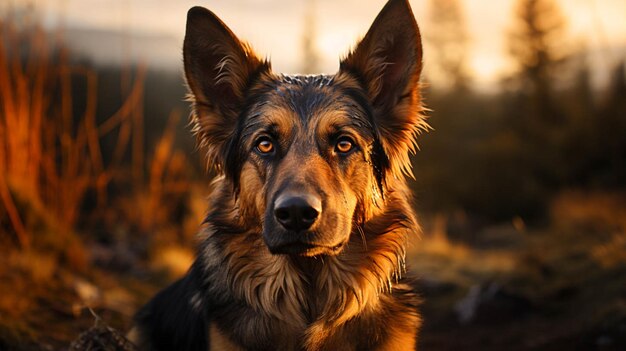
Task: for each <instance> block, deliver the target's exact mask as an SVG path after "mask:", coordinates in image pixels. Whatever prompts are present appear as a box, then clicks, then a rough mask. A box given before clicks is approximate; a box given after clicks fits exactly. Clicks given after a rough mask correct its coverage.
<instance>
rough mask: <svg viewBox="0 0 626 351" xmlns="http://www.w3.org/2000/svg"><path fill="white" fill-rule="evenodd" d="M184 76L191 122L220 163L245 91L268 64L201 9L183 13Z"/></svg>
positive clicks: (209, 13) (210, 158)
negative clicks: (189, 101) (184, 25)
mask: <svg viewBox="0 0 626 351" xmlns="http://www.w3.org/2000/svg"><path fill="white" fill-rule="evenodd" d="M183 58H184V61H185V76H186V78H187V85H188V86H189V89H190V90H191V94H192V101H193V114H192V123H193V125H194V131H195V132H196V133H198V137H199V142H200V146H202V147H205V148H206V150H207V154H208V159H209V162H211V163H213V164H214V165H216V166H218V168H219V167H222V166H223V163H224V157H225V156H224V155H225V154H226V149H227V148H228V141H229V139H230V138H231V137H232V136H233V133H234V131H235V129H236V126H237V119H238V117H239V115H240V113H241V110H242V108H243V106H242V105H243V103H244V94H245V92H246V89H247V88H248V87H249V86H250V84H251V83H252V81H253V80H254V79H255V77H258V76H259V75H260V74H262V73H263V72H269V71H270V64H269V62H267V61H264V60H261V59H259V58H258V57H256V56H255V55H254V53H253V52H252V50H251V49H250V47H249V46H248V45H247V44H245V43H242V42H241V41H239V40H238V39H237V37H236V36H235V35H234V34H233V32H231V30H230V29H229V28H228V27H227V26H226V25H225V24H224V23H223V22H222V21H221V20H220V19H219V18H217V16H215V14H214V13H213V12H211V11H209V10H207V9H205V8H203V7H193V8H192V9H190V10H189V12H188V13H187V28H186V33H185V42H184V45H183Z"/></svg>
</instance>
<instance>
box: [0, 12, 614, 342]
mask: <svg viewBox="0 0 626 351" xmlns="http://www.w3.org/2000/svg"><path fill="white" fill-rule="evenodd" d="M384 3H385V1H384V0H375V1H374V0H368V1H360V0H345V1H341V2H337V1H331V0H290V1H285V0H237V1H228V2H226V1H194V2H192V1H187V0H185V1H176V2H173V1H164V0H160V1H159V0H150V1H148V0H120V1H104V0H80V1H79V0H58V1H54V0H48V1H27V0H9V1H6V0H5V1H3V2H2V3H1V4H0V290H1V293H0V350H5V349H6V350H50V349H66V348H67V347H68V345H69V344H70V342H71V341H72V340H75V339H77V338H78V337H79V334H80V333H81V332H86V333H88V332H89V331H90V330H93V329H90V328H91V327H92V326H93V325H94V324H98V323H99V324H98V325H102V323H105V324H106V325H109V326H111V327H112V328H115V329H117V330H120V331H122V332H124V331H126V330H128V328H129V327H130V325H131V317H132V314H133V313H134V311H135V310H136V309H137V308H138V307H139V306H141V305H142V304H143V303H145V302H146V301H147V299H148V298H149V297H150V296H151V295H152V294H154V293H155V292H156V291H157V290H158V289H159V288H162V287H163V286H165V284H167V283H168V282H171V281H173V280H174V279H176V278H177V277H179V276H180V275H182V274H183V273H184V272H185V271H186V269H187V268H188V266H189V264H190V262H191V260H192V259H193V247H194V245H195V233H196V231H197V229H198V227H199V225H200V221H201V220H202V218H203V214H204V211H205V198H206V197H207V196H208V189H207V185H208V180H209V179H210V176H209V175H208V174H209V173H210V172H207V169H208V168H210V165H206V162H205V161H204V160H203V156H202V152H201V151H199V150H197V149H196V148H195V146H194V142H195V140H194V137H193V136H192V135H191V132H190V130H189V128H188V126H187V115H188V112H189V107H188V103H186V102H185V101H184V97H185V93H186V91H185V87H184V82H183V79H182V59H181V47H182V39H183V35H184V27H185V16H186V11H187V10H188V9H189V8H190V7H191V6H194V5H203V6H205V7H207V8H209V9H211V10H213V11H214V12H215V13H216V14H218V16H220V18H222V20H223V21H224V22H225V23H227V24H228V25H229V26H230V27H231V29H233V31H234V32H235V33H236V34H237V35H238V36H239V37H240V38H242V39H244V40H246V41H249V42H250V43H251V44H252V46H253V47H254V48H255V49H256V51H257V52H258V53H259V54H261V55H266V56H267V57H269V58H271V60H272V62H273V67H274V69H275V70H276V71H280V72H285V73H320V72H324V73H333V72H335V71H336V70H337V68H338V63H339V57H340V56H342V55H345V54H346V53H347V52H348V50H349V49H350V48H351V47H353V46H354V44H355V42H356V40H357V39H358V38H359V37H360V36H362V35H364V34H365V32H366V31H367V29H368V27H369V25H370V24H371V23H372V21H373V19H374V18H375V16H376V14H377V13H378V11H379V10H380V9H381V8H382V7H383V5H384ZM411 5H412V7H413V10H414V13H415V15H416V18H417V20H418V23H419V25H420V28H421V31H422V36H423V40H424V44H425V48H424V51H425V54H424V56H425V65H424V76H423V79H422V81H423V84H424V96H425V103H426V105H427V106H428V107H429V108H430V109H431V110H432V111H430V112H429V113H428V115H429V123H430V125H431V126H432V127H433V130H432V131H430V132H429V133H427V134H424V135H422V136H421V137H420V148H421V150H420V151H419V152H418V153H417V155H416V156H415V157H414V158H413V164H414V172H415V178H416V180H415V181H414V182H412V186H413V188H414V192H415V206H416V209H417V210H418V213H419V216H420V219H421V222H422V225H423V227H424V232H423V233H422V234H421V238H420V239H419V240H416V242H415V244H414V246H413V248H412V249H411V251H410V252H409V256H410V257H409V259H408V261H409V263H410V266H411V269H412V271H413V272H414V274H415V276H416V278H417V279H416V283H415V285H416V288H417V289H418V290H419V291H420V294H421V295H422V296H423V298H424V302H423V304H422V312H423V314H424V320H425V322H424V326H423V330H422V332H421V337H420V344H421V348H422V349H425V350H432V349H436V350H458V349H465V350H502V349H506V350H561V349H563V350H565V349H567V350H577V349H580V350H623V349H625V348H626V70H625V64H626V21H625V20H624V15H625V14H626V2H624V1H623V0H567V1H566V0H502V1H497V2H496V1H488V0H472V1H470V0H411ZM87 307H89V308H91V311H92V312H93V313H89V311H88V309H87ZM94 316H97V318H96V317H94ZM96 320H98V321H99V322H97V323H96Z"/></svg>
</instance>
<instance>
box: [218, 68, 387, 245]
mask: <svg viewBox="0 0 626 351" xmlns="http://www.w3.org/2000/svg"><path fill="white" fill-rule="evenodd" d="M336 78H337V77H335V76H272V77H271V78H269V79H268V77H266V78H265V79H263V80H262V81H260V82H258V83H256V84H253V86H252V87H251V89H250V91H249V96H250V98H249V99H247V101H246V108H245V109H243V113H242V115H241V116H240V117H239V119H238V124H237V128H236V130H235V132H234V136H233V138H232V139H231V142H230V144H229V147H228V150H227V154H226V157H225V159H226V167H225V169H224V171H225V173H226V174H227V176H228V177H229V178H230V179H232V181H233V184H234V186H235V189H237V192H238V193H239V196H238V201H239V206H240V209H241V210H242V211H243V212H244V213H254V214H256V215H257V216H258V218H259V219H260V222H259V223H257V225H258V226H259V227H260V229H261V231H262V233H263V236H264V239H265V242H266V244H267V245H268V248H269V249H270V250H271V251H272V252H276V253H295V254H302V255H307V256H315V255H320V254H336V253H338V252H339V251H340V250H341V248H342V247H343V245H344V244H345V243H346V242H347V240H348V238H349V235H350V233H351V232H352V229H353V225H361V224H362V223H363V222H364V220H365V218H366V217H367V214H368V212H371V210H370V209H367V208H365V207H366V204H374V205H377V202H378V201H380V200H381V195H382V191H383V182H384V172H383V169H384V167H385V166H384V165H385V164H388V159H387V158H386V155H385V154H384V152H381V150H382V147H381V144H380V140H379V137H378V133H377V129H376V126H375V125H374V123H373V115H372V107H371V105H370V104H369V102H368V101H367V98H366V96H365V92H364V91H363V90H362V89H359V88H358V87H354V86H351V85H350V84H346V83H349V81H348V82H346V79H345V78H342V77H339V79H336ZM260 144H262V145H261V147H271V150H270V151H269V152H267V150H265V149H261V150H260V149H259V146H260ZM244 168H247V169H248V170H247V171H246V173H245V174H244V175H243V176H242V169H244ZM241 187H244V188H248V189H245V194H244V195H241ZM250 187H254V189H253V190H252V191H250V190H249V188H250ZM259 193H261V194H262V200H260V201H259V200H257V198H258V194H259ZM251 194H252V195H254V196H250V195H251ZM364 194H367V196H368V198H367V199H365V198H363V196H364ZM285 197H288V198H295V199H302V198H307V199H309V200H310V199H312V201H314V202H316V201H317V202H319V204H318V208H317V209H316V210H315V211H317V212H318V213H317V216H316V218H314V220H312V222H313V223H309V224H310V225H307V223H305V224H302V225H291V226H290V225H285V223H284V221H283V222H281V219H280V216H279V215H277V213H278V214H280V213H279V212H277V211H278V210H279V208H278V207H277V206H280V203H277V201H278V202H280V201H281V199H284V198H285ZM369 197H372V198H369Z"/></svg>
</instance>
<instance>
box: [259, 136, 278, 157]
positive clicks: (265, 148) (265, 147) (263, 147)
mask: <svg viewBox="0 0 626 351" xmlns="http://www.w3.org/2000/svg"><path fill="white" fill-rule="evenodd" d="M256 149H257V150H258V151H259V152H260V153H262V154H271V153H272V152H273V151H274V143H272V141H271V140H269V139H268V138H262V139H260V140H259V141H258V142H257V143H256Z"/></svg>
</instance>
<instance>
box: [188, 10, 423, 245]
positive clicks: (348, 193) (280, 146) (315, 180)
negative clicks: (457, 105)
mask: <svg viewBox="0 0 626 351" xmlns="http://www.w3.org/2000/svg"><path fill="white" fill-rule="evenodd" d="M184 62H185V75H186V78H187V83H188V86H189V88H190V91H191V95H192V101H193V107H194V110H193V115H192V118H193V123H194V126H195V131H196V132H197V134H198V136H199V142H200V144H201V146H202V147H204V149H205V150H206V151H207V154H208V157H209V162H210V163H211V164H213V165H216V166H217V168H218V169H219V170H220V172H223V174H224V176H225V178H226V179H227V180H228V181H229V182H230V183H231V184H232V185H233V191H234V192H235V195H236V198H237V207H238V211H239V212H240V217H241V218H245V219H247V220H248V221H253V222H255V223H249V224H250V225H256V226H258V227H259V228H260V229H261V231H262V234H263V238H264V239H265V243H266V245H267V247H268V248H269V250H270V251H271V252H272V253H282V254H294V255H302V256H317V255H335V254H338V253H339V252H340V251H341V250H342V248H343V247H344V245H345V244H346V243H347V242H348V240H349V238H350V235H351V233H353V232H354V231H357V230H358V229H359V228H357V227H358V226H360V225H361V224H363V223H364V222H365V221H367V220H368V219H369V218H371V217H372V216H375V215H376V214H377V213H379V212H380V211H383V210H384V207H385V195H386V192H389V191H393V184H394V183H395V182H397V181H402V180H403V179H404V176H405V175H407V174H410V172H411V170H410V162H409V159H408V154H409V152H410V151H412V150H413V149H414V147H415V134H416V132H417V131H418V130H419V129H420V128H423V127H424V126H425V122H424V120H423V118H422V116H421V114H420V112H421V104H420V96H419V88H418V81H419V76H420V72H421V67H422V49H421V40H420V34H419V30H418V27H417V24H416V23H415V19H414V17H413V14H412V13H411V9H410V6H409V4H408V1H407V0H390V1H389V2H388V3H387V5H386V6H385V7H384V8H383V10H382V11H381V13H380V14H379V15H378V17H377V18H376V20H375V21H374V23H373V25H372V27H371V28H370V30H369V31H368V33H367V35H366V36H365V37H364V38H363V40H361V42H360V43H359V44H358V45H357V47H356V49H354V51H352V52H351V53H350V54H349V55H348V56H347V57H346V58H345V59H343V60H342V61H341V64H340V69H339V72H338V73H337V74H335V75H328V76H327V75H322V76H284V75H278V74H274V73H272V71H271V67H270V64H269V62H268V61H265V60H262V59H259V58H258V57H257V56H256V55H255V54H254V53H253V52H252V50H251V49H250V47H249V46H247V45H246V44H243V43H242V42H240V41H239V40H238V39H237V38H236V36H235V35H234V34H233V33H232V32H231V31H230V30H229V29H228V27H227V26H226V25H225V24H224V23H222V22H221V21H220V19H219V18H217V17H216V16H215V15H214V14H213V13H212V12H210V11H208V10H206V9H204V8H201V7H195V8H192V9H191V10H190V11H189V13H188V17H187V29H186V35H185V43H184ZM357 235H358V234H357Z"/></svg>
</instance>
